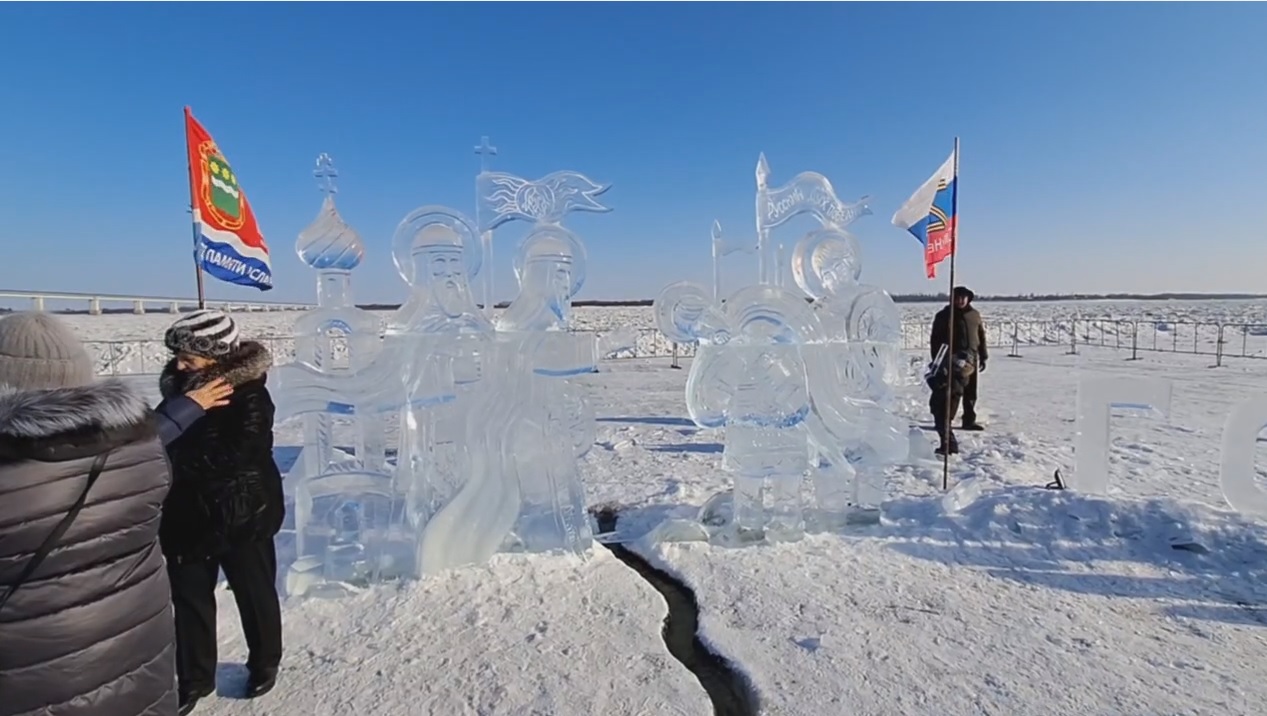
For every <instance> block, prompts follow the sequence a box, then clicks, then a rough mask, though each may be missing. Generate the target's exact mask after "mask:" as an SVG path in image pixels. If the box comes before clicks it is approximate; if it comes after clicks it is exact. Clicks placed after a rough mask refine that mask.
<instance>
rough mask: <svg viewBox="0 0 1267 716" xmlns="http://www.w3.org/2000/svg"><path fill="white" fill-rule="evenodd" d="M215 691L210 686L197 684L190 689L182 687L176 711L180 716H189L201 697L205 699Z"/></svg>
mask: <svg viewBox="0 0 1267 716" xmlns="http://www.w3.org/2000/svg"><path fill="white" fill-rule="evenodd" d="M213 693H215V689H213V688H211V687H209V686H197V687H194V688H191V689H189V690H185V689H180V696H179V698H180V701H179V705H178V706H177V708H176V713H177V714H179V716H188V714H189V712H190V711H193V710H194V708H195V707H196V706H197V705H198V701H199V699H205V698H206V697H208V696H210V695H211V694H213Z"/></svg>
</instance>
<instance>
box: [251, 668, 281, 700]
mask: <svg viewBox="0 0 1267 716" xmlns="http://www.w3.org/2000/svg"><path fill="white" fill-rule="evenodd" d="M276 685H277V669H260V670H258V671H254V670H253V671H251V675H250V678H248V679H247V681H246V698H248V699H254V698H257V697H260V696H263V695H264V694H267V693H268V692H270V691H272V690H273V687H274V686H276Z"/></svg>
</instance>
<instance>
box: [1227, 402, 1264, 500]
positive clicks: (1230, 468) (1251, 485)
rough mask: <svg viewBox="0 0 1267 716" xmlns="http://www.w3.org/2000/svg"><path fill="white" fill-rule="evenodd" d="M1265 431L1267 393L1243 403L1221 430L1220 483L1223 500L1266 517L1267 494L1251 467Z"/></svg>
mask: <svg viewBox="0 0 1267 716" xmlns="http://www.w3.org/2000/svg"><path fill="white" fill-rule="evenodd" d="M1264 428H1267V394H1260V395H1256V396H1254V397H1252V398H1249V399H1248V400H1245V401H1242V402H1241V403H1239V404H1237V405H1236V407H1234V408H1233V409H1232V412H1231V413H1229V414H1228V416H1227V423H1226V424H1225V425H1224V427H1223V450H1222V455H1221V459H1220V461H1219V462H1220V464H1219V484H1220V485H1221V486H1222V488H1223V498H1224V499H1225V500H1227V504H1229V505H1231V506H1232V509H1234V510H1237V511H1238V512H1244V513H1248V514H1253V515H1258V516H1260V517H1267V492H1264V491H1263V488H1261V487H1259V485H1258V480H1257V470H1256V468H1255V464H1254V457H1255V453H1256V452H1257V448H1258V436H1259V434H1260V433H1261V432H1262V431H1263V429H1264Z"/></svg>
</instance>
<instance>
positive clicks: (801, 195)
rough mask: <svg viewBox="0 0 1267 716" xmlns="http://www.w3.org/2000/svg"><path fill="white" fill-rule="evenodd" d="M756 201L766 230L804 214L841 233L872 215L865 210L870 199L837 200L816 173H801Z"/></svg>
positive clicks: (827, 185) (821, 177) (759, 196)
mask: <svg viewBox="0 0 1267 716" xmlns="http://www.w3.org/2000/svg"><path fill="white" fill-rule="evenodd" d="M762 157H763V158H764V155H762ZM757 200H758V201H759V202H760V203H761V207H760V210H761V223H762V225H763V226H764V227H765V228H768V229H773V228H775V227H777V226H780V225H781V224H783V223H784V222H787V221H789V220H790V219H792V218H793V217H796V216H799V215H800V214H805V213H809V214H813V215H814V216H815V217H816V218H817V219H818V221H819V223H821V224H823V225H824V226H834V227H836V228H840V229H843V228H845V227H846V226H849V225H850V224H852V223H853V222H855V221H857V220H858V219H860V218H861V217H863V216H867V215H868V214H870V213H871V209H870V208H868V206H867V204H868V202H869V201H870V197H866V196H864V197H862V198H861V199H859V200H858V201H857V202H854V203H852V204H848V203H845V202H843V201H841V200H840V199H839V198H837V196H836V190H835V189H833V188H832V185H831V182H830V181H828V180H827V177H825V176H823V175H822V174H819V173H818V172H801V173H800V174H797V175H796V176H795V177H794V178H793V179H792V181H790V182H788V183H787V184H784V185H783V186H781V187H779V188H777V189H768V190H766V191H765V192H760V193H759V194H758V199H757Z"/></svg>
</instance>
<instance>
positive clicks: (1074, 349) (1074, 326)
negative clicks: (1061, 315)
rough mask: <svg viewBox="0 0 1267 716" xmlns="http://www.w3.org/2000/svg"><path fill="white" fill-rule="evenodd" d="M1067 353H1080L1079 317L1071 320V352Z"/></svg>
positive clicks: (1072, 354)
mask: <svg viewBox="0 0 1267 716" xmlns="http://www.w3.org/2000/svg"><path fill="white" fill-rule="evenodd" d="M1066 355H1071V356H1074V355H1078V319H1076V318H1072V319H1070V320H1069V352H1068V353H1067V354H1066Z"/></svg>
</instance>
